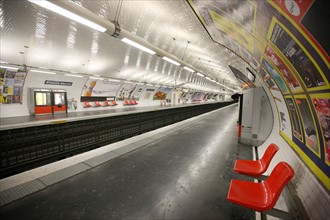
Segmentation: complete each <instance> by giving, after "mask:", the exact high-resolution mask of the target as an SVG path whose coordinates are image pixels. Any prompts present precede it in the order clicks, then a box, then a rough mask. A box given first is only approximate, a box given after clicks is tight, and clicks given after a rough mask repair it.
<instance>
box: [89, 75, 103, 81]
mask: <svg viewBox="0 0 330 220" xmlns="http://www.w3.org/2000/svg"><path fill="white" fill-rule="evenodd" d="M89 78H90V79H99V80H104V78H102V77H94V76H90V77H89Z"/></svg>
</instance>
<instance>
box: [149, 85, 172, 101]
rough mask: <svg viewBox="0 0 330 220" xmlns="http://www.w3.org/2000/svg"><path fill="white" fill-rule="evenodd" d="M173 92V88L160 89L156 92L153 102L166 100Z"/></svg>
mask: <svg viewBox="0 0 330 220" xmlns="http://www.w3.org/2000/svg"><path fill="white" fill-rule="evenodd" d="M171 91H172V88H168V87H160V88H158V89H157V90H156V92H155V94H154V97H153V100H165V99H166V97H167V95H168V94H169V93H170V92H171Z"/></svg>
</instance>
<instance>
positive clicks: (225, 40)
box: [188, 0, 256, 54]
mask: <svg viewBox="0 0 330 220" xmlns="http://www.w3.org/2000/svg"><path fill="white" fill-rule="evenodd" d="M188 2H189V4H190V5H191V7H192V8H193V9H194V10H195V12H196V13H197V15H198V16H199V19H200V20H201V21H202V23H203V24H204V26H205V28H206V30H207V31H208V33H209V34H210V35H211V37H212V39H213V40H214V41H216V42H218V43H221V44H223V45H225V46H227V47H229V48H232V49H233V50H234V51H235V52H238V53H239V54H240V51H239V46H238V45H237V44H236V45H234V44H235V41H236V42H237V43H239V44H240V45H241V46H243V47H244V48H245V49H247V50H248V51H250V52H252V49H253V37H252V35H251V34H252V33H253V32H254V28H255V13H256V6H255V5H254V4H252V2H251V1H244V2H242V1H241V2H235V1H214V2H209V1H196V0H189V1H188ZM238 4H239V7H240V8H241V10H240V13H232V12H233V11H235V10H236V8H237V7H238ZM238 21H239V22H238Z"/></svg>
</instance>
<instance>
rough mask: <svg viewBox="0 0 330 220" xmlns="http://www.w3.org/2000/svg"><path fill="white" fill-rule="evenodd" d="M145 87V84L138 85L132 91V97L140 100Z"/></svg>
mask: <svg viewBox="0 0 330 220" xmlns="http://www.w3.org/2000/svg"><path fill="white" fill-rule="evenodd" d="M144 87H145V86H144V85H137V86H136V87H135V89H134V91H133V93H132V99H134V100H139V99H140V96H141V93H142V91H143V89H144Z"/></svg>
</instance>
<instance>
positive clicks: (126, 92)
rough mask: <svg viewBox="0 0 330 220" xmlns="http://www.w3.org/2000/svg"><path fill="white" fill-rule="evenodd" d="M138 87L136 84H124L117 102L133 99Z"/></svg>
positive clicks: (119, 91)
mask: <svg viewBox="0 0 330 220" xmlns="http://www.w3.org/2000/svg"><path fill="white" fill-rule="evenodd" d="M136 86H137V85H136V84H134V83H123V84H122V85H121V87H120V88H119V90H118V94H117V100H126V99H131V98H132V93H133V91H134V90H135V88H136Z"/></svg>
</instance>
